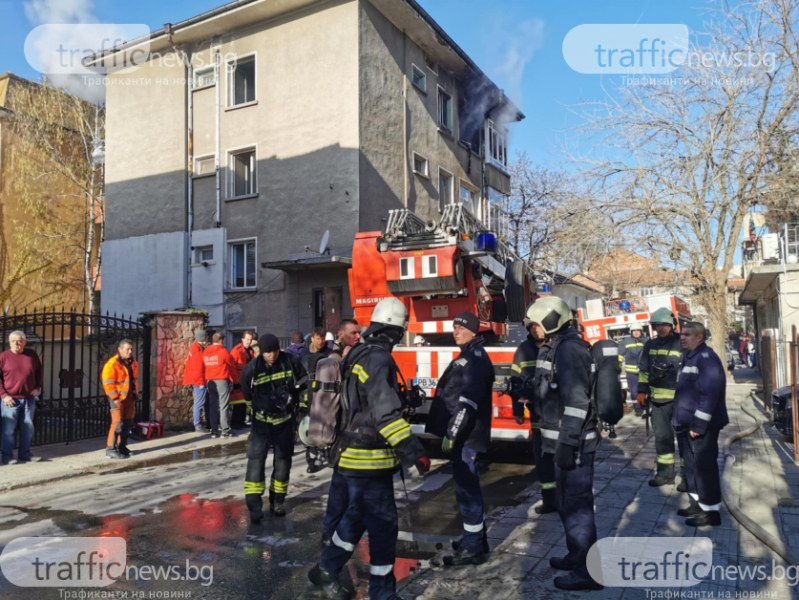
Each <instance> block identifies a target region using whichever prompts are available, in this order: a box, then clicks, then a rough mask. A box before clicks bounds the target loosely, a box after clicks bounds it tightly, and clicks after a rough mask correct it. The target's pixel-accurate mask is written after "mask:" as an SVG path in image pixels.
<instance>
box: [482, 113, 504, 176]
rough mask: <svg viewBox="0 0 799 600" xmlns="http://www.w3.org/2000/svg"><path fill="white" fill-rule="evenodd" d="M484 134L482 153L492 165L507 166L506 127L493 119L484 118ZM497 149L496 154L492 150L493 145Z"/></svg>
mask: <svg viewBox="0 0 799 600" xmlns="http://www.w3.org/2000/svg"><path fill="white" fill-rule="evenodd" d="M485 129H486V134H485V136H483V137H484V142H483V144H484V145H485V149H484V152H483V155H484V156H485V157H486V160H487V161H488V162H490V163H491V164H492V165H496V166H498V167H500V168H502V169H503V170H504V169H507V168H508V128H507V127H504V126H503V125H497V124H496V123H494V120H493V119H486V127H485ZM495 146H496V148H497V149H498V151H499V152H498V155H496V154H495V152H494V147H495Z"/></svg>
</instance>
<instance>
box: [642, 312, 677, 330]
mask: <svg viewBox="0 0 799 600" xmlns="http://www.w3.org/2000/svg"><path fill="white" fill-rule="evenodd" d="M649 322H650V323H652V325H671V326H672V327H674V326H675V325H676V324H677V320H676V319H675V318H674V313H673V312H671V311H670V310H669V309H668V308H659V309H657V310H656V311H655V312H653V313H652V316H651V317H650V318H649Z"/></svg>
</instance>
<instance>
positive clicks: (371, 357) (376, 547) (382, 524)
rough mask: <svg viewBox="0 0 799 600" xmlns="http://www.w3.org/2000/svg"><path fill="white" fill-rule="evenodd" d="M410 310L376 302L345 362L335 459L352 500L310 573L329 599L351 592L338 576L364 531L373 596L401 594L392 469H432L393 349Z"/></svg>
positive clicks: (384, 598)
mask: <svg viewBox="0 0 799 600" xmlns="http://www.w3.org/2000/svg"><path fill="white" fill-rule="evenodd" d="M407 322H408V312H407V310H406V309H405V305H404V304H402V302H400V301H399V300H397V299H396V298H385V299H383V300H381V301H380V302H378V303H377V306H375V309H374V312H373V313H372V322H371V324H370V325H369V328H368V329H367V330H366V331H365V332H364V343H362V344H360V345H358V346H356V347H354V348H353V349H352V351H351V352H349V353H348V354H347V356H346V358H345V359H344V362H343V363H342V374H343V378H342V395H343V396H345V397H346V398H347V399H348V401H347V402H346V404H345V405H346V407H347V408H346V409H345V410H344V411H343V412H342V415H341V421H340V434H339V436H338V439H337V445H336V447H335V449H334V451H333V453H332V454H333V459H332V462H333V463H334V464H335V465H336V466H337V469H338V471H339V473H341V475H342V476H343V477H344V478H345V479H346V482H347V491H348V506H347V510H346V512H345V513H344V516H343V517H342V519H341V521H339V523H338V525H337V526H336V530H335V532H334V533H333V539H332V543H331V544H330V546H328V547H326V548H325V549H324V550H323V551H322V555H321V557H320V560H319V564H317V565H316V566H314V568H313V569H311V571H309V573H308V578H309V579H310V580H311V583H313V584H314V585H315V586H317V587H319V588H321V589H322V592H323V593H324V594H325V597H327V598H349V597H350V596H351V594H350V592H349V591H348V590H346V589H345V588H343V587H342V586H341V585H340V584H339V581H338V577H339V573H340V571H341V569H342V568H343V567H344V565H345V564H346V563H347V561H348V560H349V559H350V557H351V556H352V553H353V551H354V550H355V546H356V545H357V544H358V541H359V540H360V539H361V536H362V535H363V533H364V531H366V532H368V533H369V557H370V563H371V564H370V566H369V573H370V576H369V597H370V598H372V600H393V599H394V598H396V579H395V578H394V559H395V556H396V544H397V533H398V525H397V506H396V504H395V502H394V473H396V472H397V471H398V470H399V468H400V463H402V464H403V465H404V466H406V467H411V466H415V467H416V468H417V469H418V470H419V471H420V472H426V471H427V470H429V468H430V460H429V459H428V458H427V456H425V453H424V449H423V448H422V445H421V443H420V442H419V440H417V439H416V438H415V437H413V435H412V434H411V427H410V425H409V424H408V422H407V421H406V420H405V419H404V418H403V417H402V400H401V398H400V395H399V389H398V385H397V372H398V368H397V365H396V363H395V362H394V359H393V358H392V357H391V349H392V348H393V347H394V345H396V344H397V343H398V342H399V341H400V340H401V339H402V337H403V335H404V334H405V328H406V327H407Z"/></svg>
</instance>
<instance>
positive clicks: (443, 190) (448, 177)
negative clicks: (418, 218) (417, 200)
mask: <svg viewBox="0 0 799 600" xmlns="http://www.w3.org/2000/svg"><path fill="white" fill-rule="evenodd" d="M452 202H453V198H452V174H451V173H447V172H446V171H444V170H443V169H439V170H438V208H440V209H441V210H444V207H445V206H446V205H447V204H452Z"/></svg>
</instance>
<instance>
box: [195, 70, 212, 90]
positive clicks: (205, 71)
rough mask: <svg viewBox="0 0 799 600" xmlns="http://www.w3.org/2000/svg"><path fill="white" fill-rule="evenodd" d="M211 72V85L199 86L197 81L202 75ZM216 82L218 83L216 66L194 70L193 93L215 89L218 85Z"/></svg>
mask: <svg viewBox="0 0 799 600" xmlns="http://www.w3.org/2000/svg"><path fill="white" fill-rule="evenodd" d="M209 71H210V73H211V79H212V81H211V83H204V84H202V85H197V81H198V79H199V77H200V74H201V73H203V74H204V73H207V72H209ZM216 81H217V77H216V67H215V66H214V65H210V66H205V67H200V68H199V69H194V71H193V72H192V80H191V89H192V91H197V90H204V89H206V88H209V87H214V86H215V85H216Z"/></svg>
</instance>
